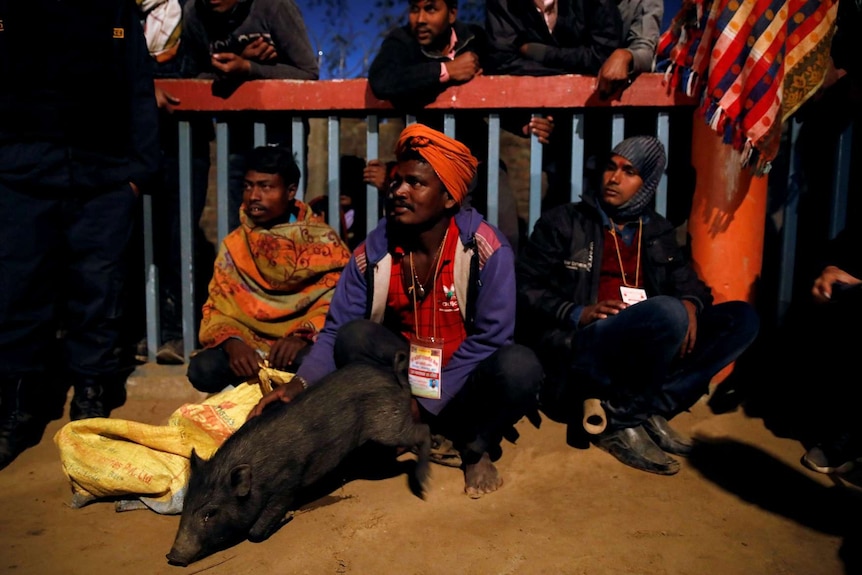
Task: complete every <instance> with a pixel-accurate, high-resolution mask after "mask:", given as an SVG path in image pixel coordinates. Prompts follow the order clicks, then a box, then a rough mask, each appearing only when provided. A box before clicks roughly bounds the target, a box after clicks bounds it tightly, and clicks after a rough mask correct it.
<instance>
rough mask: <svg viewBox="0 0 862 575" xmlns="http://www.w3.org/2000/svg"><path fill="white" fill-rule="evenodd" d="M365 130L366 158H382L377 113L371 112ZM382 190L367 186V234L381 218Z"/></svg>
mask: <svg viewBox="0 0 862 575" xmlns="http://www.w3.org/2000/svg"><path fill="white" fill-rule="evenodd" d="M366 126H367V127H366V131H365V154H366V160H372V159H378V158H380V121H379V120H378V118H377V114H370V115H369V116H368V117H367V118H366ZM379 200H380V192H379V191H378V190H377V188H376V187H374V186H372V185H371V184H368V185H366V186H365V234H366V235H368V233H369V232H371V230H373V229H374V227H375V226H376V225H377V220H379V219H380V206H379V203H380V202H379Z"/></svg>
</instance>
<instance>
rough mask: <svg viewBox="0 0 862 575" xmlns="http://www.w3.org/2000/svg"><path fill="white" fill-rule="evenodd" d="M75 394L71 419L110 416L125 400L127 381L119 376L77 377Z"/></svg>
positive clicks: (70, 410) (70, 414)
mask: <svg viewBox="0 0 862 575" xmlns="http://www.w3.org/2000/svg"><path fill="white" fill-rule="evenodd" d="M74 386H75V394H74V395H73V396H72V403H71V405H70V406H69V419H71V420H72V421H77V420H79V419H91V418H93V417H108V416H110V415H111V410H112V409H114V408H115V407H118V406H120V405H122V404H123V403H124V401H125V381H124V378H121V377H119V376H116V377H110V376H100V377H80V378H76V380H75V383H74Z"/></svg>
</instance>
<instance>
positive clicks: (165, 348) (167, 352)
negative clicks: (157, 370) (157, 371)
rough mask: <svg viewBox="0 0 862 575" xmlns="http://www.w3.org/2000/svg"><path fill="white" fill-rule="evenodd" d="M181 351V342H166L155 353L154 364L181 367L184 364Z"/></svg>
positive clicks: (175, 340)
mask: <svg viewBox="0 0 862 575" xmlns="http://www.w3.org/2000/svg"><path fill="white" fill-rule="evenodd" d="M183 351H184V350H183V340H181V339H172V340H170V341H166V342H165V343H163V344H162V345H161V347H159V349H158V351H157V352H156V363H160V364H162V365H182V364H184V363H185V362H186V357H185V354H184V353H183Z"/></svg>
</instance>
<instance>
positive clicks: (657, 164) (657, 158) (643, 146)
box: [611, 136, 667, 218]
mask: <svg viewBox="0 0 862 575" xmlns="http://www.w3.org/2000/svg"><path fill="white" fill-rule="evenodd" d="M611 155H613V156H622V157H623V158H625V159H627V160H628V161H629V162H631V163H632V165H633V166H634V167H635V168H637V171H638V174H640V177H641V179H642V180H643V185H642V186H641V189H639V190H638V191H637V193H635V195H634V196H632V197H631V199H630V200H629V201H627V202H626V203H624V204H623V205H621V206H620V207H618V208H617V209H615V210H613V212H614V213H613V214H612V215H613V216H615V217H620V218H628V217H636V216H639V215H640V214H641V213H642V212H643V211H644V210H645V209H646V208H647V206H649V204H650V202H651V201H652V199H653V196H655V191H656V188H658V183H659V180H661V175H662V174H663V173H664V167H665V164H666V163H667V157H666V156H665V153H664V146H663V145H662V143H661V142H659V141H658V140H657V139H656V138H653V137H652V136H633V137H631V138H626V139H625V140H623V141H622V142H620V143H619V144H617V145H616V147H615V148H614V149H613V150H612V151H611Z"/></svg>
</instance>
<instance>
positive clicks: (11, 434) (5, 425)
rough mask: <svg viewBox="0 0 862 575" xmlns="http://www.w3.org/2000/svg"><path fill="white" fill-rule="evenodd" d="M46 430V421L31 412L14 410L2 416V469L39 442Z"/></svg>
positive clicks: (0, 440)
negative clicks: (39, 419)
mask: <svg viewBox="0 0 862 575" xmlns="http://www.w3.org/2000/svg"><path fill="white" fill-rule="evenodd" d="M44 430H45V425H44V423H43V422H40V421H38V420H37V418H35V417H34V416H32V415H30V414H29V413H24V412H22V411H12V412H9V413H4V414H3V415H2V416H0V469H3V468H5V467H6V466H7V465H9V464H10V463H12V462H13V461H14V460H15V458H16V457H18V455H20V454H21V453H22V452H23V451H24V450H25V449H27V448H28V447H33V446H34V445H36V444H38V443H39V441H41V439H42V433H43V432H44Z"/></svg>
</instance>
